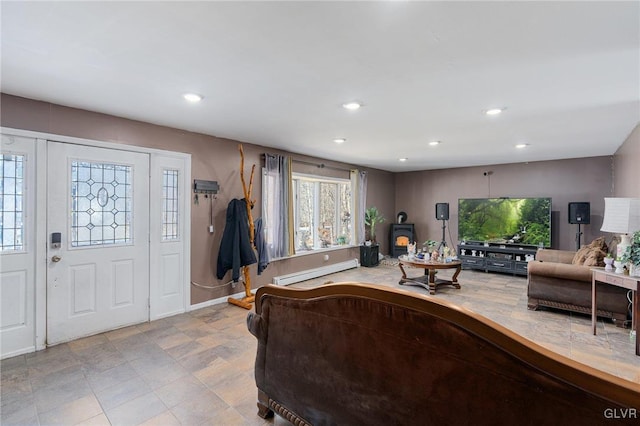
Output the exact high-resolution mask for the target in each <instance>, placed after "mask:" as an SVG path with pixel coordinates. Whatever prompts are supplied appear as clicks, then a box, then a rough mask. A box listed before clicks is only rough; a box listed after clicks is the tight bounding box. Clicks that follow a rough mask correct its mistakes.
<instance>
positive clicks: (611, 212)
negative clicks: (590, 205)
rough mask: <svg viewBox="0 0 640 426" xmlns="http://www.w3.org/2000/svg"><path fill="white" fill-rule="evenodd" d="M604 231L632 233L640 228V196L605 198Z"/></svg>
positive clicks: (602, 228)
mask: <svg viewBox="0 0 640 426" xmlns="http://www.w3.org/2000/svg"><path fill="white" fill-rule="evenodd" d="M600 230H601V231H603V232H613V233H616V234H632V233H634V232H636V231H638V230H640V198H605V199H604V220H603V221H602V227H601V228H600Z"/></svg>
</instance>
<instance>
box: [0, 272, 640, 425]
mask: <svg viewBox="0 0 640 426" xmlns="http://www.w3.org/2000/svg"><path fill="white" fill-rule="evenodd" d="M416 272H417V271H412V273H416ZM443 272H445V271H443ZM440 276H441V277H446V276H448V275H446V274H442V275H440ZM399 277H400V271H399V269H398V268H397V267H384V266H380V267H376V268H357V269H352V270H349V271H345V272H341V273H337V274H333V275H331V276H327V277H320V278H318V279H315V280H310V281H307V282H304V283H298V284H294V285H293V287H298V288H312V287H315V286H318V285H321V284H323V283H325V282H327V281H333V282H342V281H354V282H370V283H374V284H376V283H377V284H381V285H385V286H389V287H392V288H401V289H402V290H403V291H407V292H409V293H412V294H420V295H423V296H426V297H429V298H434V299H437V300H444V301H448V302H451V303H454V304H456V305H458V306H463V307H465V308H467V309H470V310H472V311H474V312H476V313H480V314H481V315H484V316H486V317H487V318H489V319H491V320H493V321H496V322H497V323H499V324H501V325H502V326H504V327H506V328H508V329H510V330H512V331H514V332H516V333H518V334H520V335H521V336H523V337H524V338H526V339H529V340H531V341H533V342H536V343H538V344H540V345H541V346H543V347H546V348H549V349H550V350H553V351H555V352H557V353H560V354H562V355H565V356H567V357H568V358H571V359H574V360H577V361H579V362H582V363H585V364H586V365H590V366H592V367H595V368H597V369H600V370H601V371H606V372H609V373H611V374H614V375H617V376H619V377H622V378H625V379H627V380H631V381H634V382H636V383H640V357H638V356H636V355H635V354H634V351H635V346H634V341H632V340H631V339H630V338H629V330H628V329H627V330H625V329H622V328H619V327H615V325H614V324H613V323H612V322H611V321H608V320H604V319H599V321H598V335H597V336H593V334H592V333H591V319H590V317H589V316H588V315H580V314H572V313H567V312H563V311H558V310H552V309H548V310H545V309H541V310H539V311H529V310H528V309H527V297H526V278H524V277H513V276H511V275H501V274H486V273H482V272H476V271H462V273H461V274H460V276H459V281H460V282H461V285H462V288H461V289H459V290H457V289H453V288H447V287H444V288H442V289H439V290H438V292H437V293H436V295H434V296H430V295H428V291H427V290H425V289H423V288H421V287H414V286H400V285H398V279H399ZM247 313H248V311H246V310H244V309H241V308H238V307H236V306H232V305H228V304H226V303H223V304H219V305H215V306H210V307H207V308H203V309H200V310H197V311H192V312H187V313H184V314H180V315H176V316H174V317H169V318H164V319H162V320H159V321H154V322H151V323H145V324H140V325H137V326H131V327H125V328H122V329H119V330H114V331H110V332H108V333H104V334H100V335H97V336H92V337H88V338H84V339H79V340H77V341H74V342H70V343H65V344H60V345H57V346H54V347H50V348H48V349H47V350H44V351H39V352H36V353H33V354H26V355H21V356H17V357H13V358H9V359H6V360H2V361H1V363H0V373H1V378H0V380H2V386H0V390H1V396H2V398H1V399H2V401H1V402H2V410H1V411H0V423H1V424H3V425H4V424H7V425H12V424H24V425H31V426H33V425H39V424H43V425H44V424H56V423H62V424H68V425H71V424H74V423H78V424H83V425H107V424H114V425H126V426H129V425H134V424H148V425H163V426H164V425H174V424H183V425H199V424H216V425H218V424H224V425H226V424H229V425H234V424H243V425H259V426H264V425H273V424H283V423H278V421H274V420H273V419H267V420H264V419H261V418H259V417H258V416H257V414H256V413H257V407H256V400H257V389H256V387H255V381H254V372H253V367H254V362H255V355H256V345H257V342H256V339H255V338H254V337H253V336H251V335H250V334H249V332H248V331H247V329H246V322H245V321H246V317H247ZM97 407H100V409H102V410H104V412H96V411H95V410H96V409H97ZM39 416H40V417H39ZM79 419H80V420H79ZM45 421H46V422H47V423H45ZM283 422H284V421H283ZM284 424H286V422H285V423H284Z"/></svg>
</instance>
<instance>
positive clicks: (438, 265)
mask: <svg viewBox="0 0 640 426" xmlns="http://www.w3.org/2000/svg"><path fill="white" fill-rule="evenodd" d="M398 261H399V263H398V266H400V270H401V271H402V278H400V282H399V284H400V285H403V284H407V285H417V286H420V287H423V288H425V289H427V290H429V294H436V289H437V288H438V287H439V286H442V285H450V286H453V287H455V288H457V289H460V283H458V274H459V273H460V270H461V269H462V262H461V261H459V260H454V261H451V262H447V263H444V262H431V261H428V262H423V261H420V260H419V259H416V260H408V259H401V258H398ZM404 266H412V267H414V268H422V269H424V275H423V276H420V277H413V278H409V277H407V273H406V272H405V270H404ZM438 269H455V270H456V271H455V272H454V274H453V277H451V280H444V279H440V278H436V271H437V270H438Z"/></svg>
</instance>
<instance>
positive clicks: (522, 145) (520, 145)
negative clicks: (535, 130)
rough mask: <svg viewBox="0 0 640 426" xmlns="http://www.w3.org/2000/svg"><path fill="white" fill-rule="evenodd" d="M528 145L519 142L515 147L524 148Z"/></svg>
mask: <svg viewBox="0 0 640 426" xmlns="http://www.w3.org/2000/svg"><path fill="white" fill-rule="evenodd" d="M528 146H529V144H528V143H519V144H517V145H516V148H518V149H522V148H526V147H528Z"/></svg>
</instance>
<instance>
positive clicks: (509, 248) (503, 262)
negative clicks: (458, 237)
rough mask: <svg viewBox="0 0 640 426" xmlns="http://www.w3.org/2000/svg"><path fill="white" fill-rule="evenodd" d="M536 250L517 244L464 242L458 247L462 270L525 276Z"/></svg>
mask: <svg viewBox="0 0 640 426" xmlns="http://www.w3.org/2000/svg"><path fill="white" fill-rule="evenodd" d="M537 250H538V249H537V248H536V247H533V246H528V245H527V246H523V245H517V244H496V243H486V244H485V243H480V242H465V243H460V245H458V258H459V259H460V260H461V261H462V268H463V269H478V270H483V271H485V272H490V271H491V272H505V273H511V274H513V275H527V265H528V260H527V259H530V260H535V256H536V252H537Z"/></svg>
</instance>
